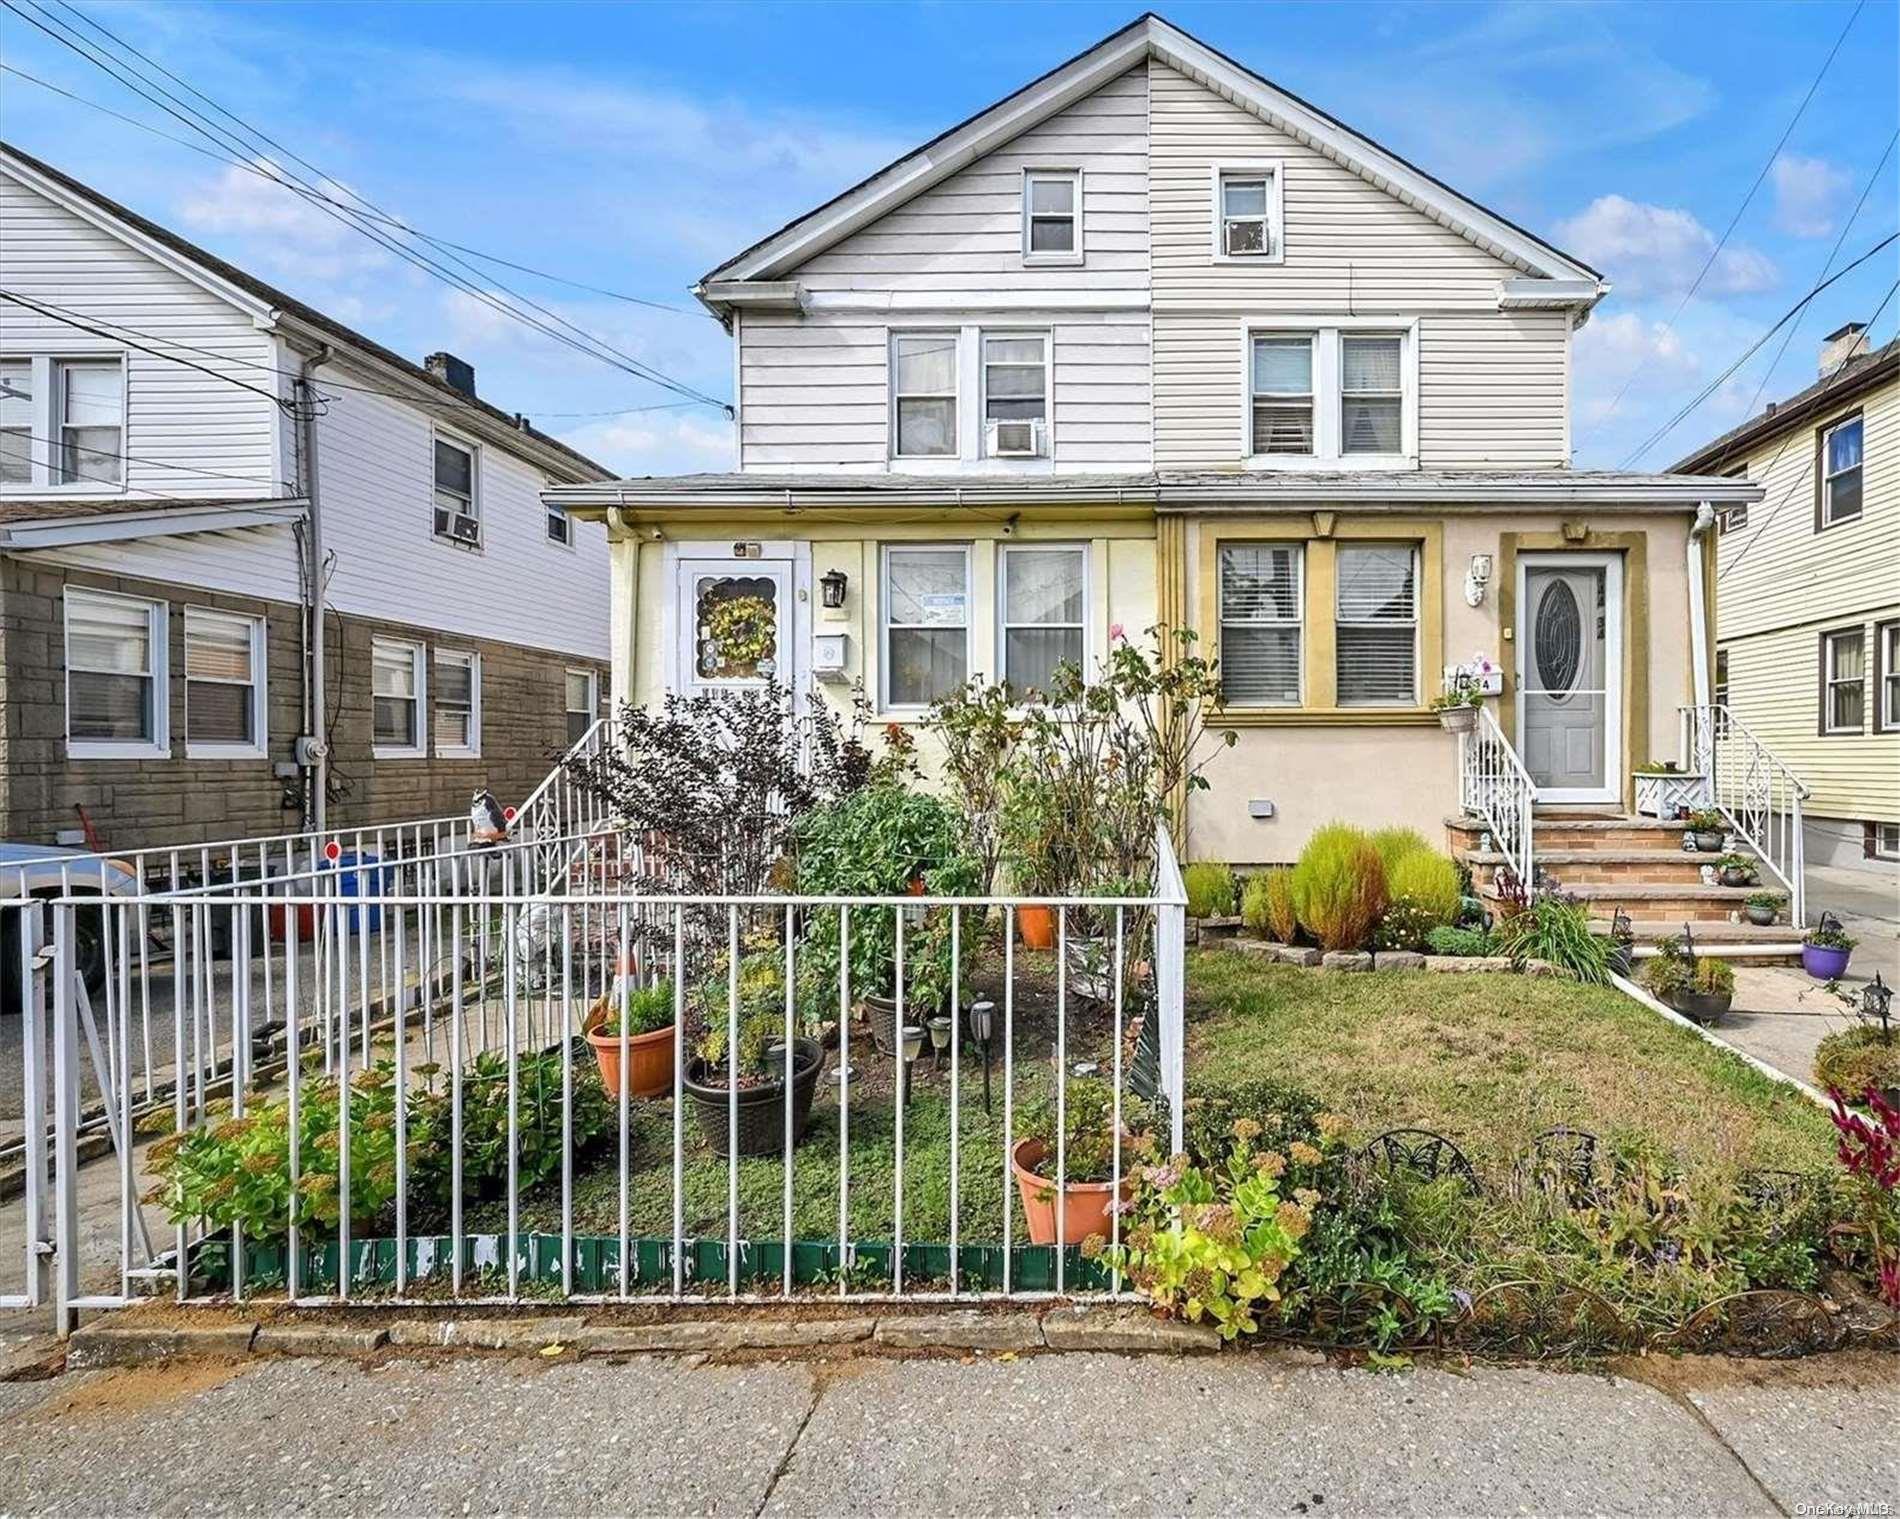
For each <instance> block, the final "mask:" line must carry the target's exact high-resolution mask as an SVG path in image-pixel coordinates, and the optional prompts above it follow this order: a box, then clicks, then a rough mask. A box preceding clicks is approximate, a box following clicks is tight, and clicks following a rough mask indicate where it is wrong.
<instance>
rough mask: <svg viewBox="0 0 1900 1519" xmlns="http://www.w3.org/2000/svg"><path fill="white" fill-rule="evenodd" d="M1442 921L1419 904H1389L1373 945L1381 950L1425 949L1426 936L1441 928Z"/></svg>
mask: <svg viewBox="0 0 1900 1519" xmlns="http://www.w3.org/2000/svg"><path fill="white" fill-rule="evenodd" d="M1441 921H1442V920H1441V919H1440V918H1439V917H1438V916H1437V915H1436V914H1435V913H1432V912H1430V911H1428V910H1427V909H1426V908H1423V907H1421V906H1419V904H1418V903H1416V902H1413V901H1410V900H1405V901H1398V902H1393V903H1391V904H1389V905H1388V906H1387V907H1386V910H1385V916H1384V917H1383V918H1381V919H1379V930H1378V932H1377V933H1376V934H1374V935H1373V944H1374V945H1375V946H1376V947H1377V948H1379V949H1423V948H1424V947H1425V936H1426V935H1427V934H1429V933H1430V932H1431V931H1432V930H1433V929H1434V928H1436V927H1438V926H1440V923H1441Z"/></svg>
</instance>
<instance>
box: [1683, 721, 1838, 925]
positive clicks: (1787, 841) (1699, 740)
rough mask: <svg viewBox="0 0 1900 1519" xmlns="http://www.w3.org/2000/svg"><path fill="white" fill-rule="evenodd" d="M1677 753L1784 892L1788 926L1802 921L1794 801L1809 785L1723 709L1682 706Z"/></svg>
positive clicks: (1802, 842)
mask: <svg viewBox="0 0 1900 1519" xmlns="http://www.w3.org/2000/svg"><path fill="white" fill-rule="evenodd" d="M1679 711H1680V713H1681V718H1682V753H1683V758H1684V762H1685V764H1686V765H1687V767H1688V769H1689V770H1690V772H1691V773H1693V774H1697V775H1700V776H1701V777H1702V780H1703V785H1704V788H1705V791H1706V794H1707V797H1708V804H1709V805H1710V806H1712V807H1714V808H1715V809H1716V810H1717V811H1718V812H1720V813H1721V814H1722V816H1723V818H1724V819H1725V820H1726V821H1727V823H1728V826H1729V828H1730V829H1731V830H1732V831H1733V832H1734V833H1735V834H1736V835H1737V836H1738V837H1739V838H1740V839H1741V840H1742V842H1743V843H1745V844H1746V845H1747V846H1748V848H1749V849H1750V850H1752V851H1753V852H1754V853H1755V855H1756V856H1757V857H1758V858H1759V859H1760V860H1761V862H1762V864H1763V865H1764V866H1765V867H1766V868H1767V870H1768V872H1769V874H1770V875H1772V876H1774V878H1775V879H1776V880H1777V881H1779V882H1780V883H1781V884H1782V885H1783V886H1784V887H1786V888H1787V891H1788V921H1789V922H1790V923H1792V924H1794V926H1795V927H1797V928H1801V927H1804V926H1805V925H1806V923H1807V843H1806V839H1805V837H1804V833H1803V828H1802V818H1801V804H1802V803H1803V802H1804V801H1805V800H1806V799H1807V796H1808V788H1807V787H1806V786H1805V785H1803V784H1802V781H1801V777H1800V776H1798V775H1796V774H1795V773H1794V771H1792V770H1790V769H1789V768H1788V766H1787V765H1786V764H1784V763H1783V762H1782V761H1781V760H1780V759H1779V758H1778V757H1777V756H1776V755H1775V753H1774V751H1773V750H1771V749H1770V748H1769V747H1768V746H1767V745H1766V744H1764V743H1763V742H1762V741H1761V740H1760V739H1759V738H1758V737H1756V736H1755V734H1754V733H1752V732H1750V731H1749V728H1748V726H1747V725H1746V724H1745V723H1743V722H1742V721H1741V720H1740V719H1739V718H1737V717H1736V716H1735V714H1734V713H1733V712H1731V711H1730V710H1729V709H1728V708H1727V707H1724V706H1718V705H1709V706H1686V707H1682V708H1680V709H1679Z"/></svg>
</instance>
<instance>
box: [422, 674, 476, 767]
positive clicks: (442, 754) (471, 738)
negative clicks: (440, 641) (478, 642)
mask: <svg viewBox="0 0 1900 1519" xmlns="http://www.w3.org/2000/svg"><path fill="white" fill-rule="evenodd" d="M433 653H434V655H435V662H436V663H437V664H439V665H440V664H452V665H453V664H466V665H467V666H468V742H467V743H466V744H445V743H443V742H442V741H441V739H440V737H439V736H438V730H437V729H436V726H435V721H436V717H437V716H438V714H437V713H436V712H434V711H432V712H431V713H430V714H429V736H430V738H431V739H432V740H434V742H435V753H436V758H438V759H480V758H481V757H482V656H481V655H479V654H477V653H474V652H473V651H471V650H468V649H436V650H434V651H433ZM436 700H437V701H438V702H440V700H441V692H440V691H439V690H438V691H437V693H436Z"/></svg>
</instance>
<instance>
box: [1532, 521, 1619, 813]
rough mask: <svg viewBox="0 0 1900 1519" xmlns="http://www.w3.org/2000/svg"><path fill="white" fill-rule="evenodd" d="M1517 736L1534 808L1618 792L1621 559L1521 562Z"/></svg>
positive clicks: (1540, 557) (1554, 557) (1552, 557)
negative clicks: (1532, 785)
mask: <svg viewBox="0 0 1900 1519" xmlns="http://www.w3.org/2000/svg"><path fill="white" fill-rule="evenodd" d="M1518 577H1519V579H1518V589H1517V633H1516V638H1517V737H1518V751H1519V753H1520V754H1521V755H1522V757H1523V760H1524V768H1525V769H1526V770H1528V771H1529V772H1530V776H1531V780H1532V781H1533V782H1535V783H1536V786H1537V797H1538V800H1539V801H1547V802H1613V801H1616V800H1617V799H1618V798H1619V797H1620V796H1621V794H1622V788H1621V784H1620V781H1621V777H1620V774H1619V771H1620V769H1621V764H1622V750H1623V711H1622V691H1623V636H1622V634H1623V561H1622V559H1621V558H1620V557H1619V556H1617V555H1614V554H1526V555H1523V556H1521V557H1520V558H1519V560H1518Z"/></svg>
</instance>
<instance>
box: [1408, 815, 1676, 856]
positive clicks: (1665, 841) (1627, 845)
mask: <svg viewBox="0 0 1900 1519" xmlns="http://www.w3.org/2000/svg"><path fill="white" fill-rule="evenodd" d="M1688 826H1689V825H1688V824H1686V823H1677V822H1664V821H1661V820H1659V819H1656V818H1632V817H1615V816H1606V817H1594V816H1592V817H1581V816H1578V817H1570V816H1565V817H1548V816H1545V815H1543V814H1538V815H1536V816H1534V817H1533V818H1532V821H1531V845H1532V848H1533V849H1534V850H1535V851H1536V853H1537V854H1539V855H1542V854H1543V853H1544V852H1545V851H1546V850H1549V849H1655V850H1669V849H1676V850H1679V849H1681V848H1682V835H1683V833H1684V832H1685V831H1687V829H1688ZM1445 831H1446V832H1447V833H1448V834H1449V835H1450V837H1451V841H1452V847H1453V848H1454V849H1459V848H1476V847H1477V842H1478V840H1479V839H1480V838H1482V837H1483V835H1484V834H1485V832H1486V831H1487V829H1486V825H1485V824H1484V822H1483V821H1481V820H1480V819H1476V818H1466V817H1448V818H1446V819H1445Z"/></svg>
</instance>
